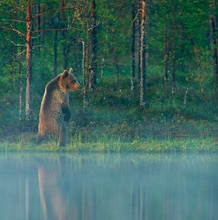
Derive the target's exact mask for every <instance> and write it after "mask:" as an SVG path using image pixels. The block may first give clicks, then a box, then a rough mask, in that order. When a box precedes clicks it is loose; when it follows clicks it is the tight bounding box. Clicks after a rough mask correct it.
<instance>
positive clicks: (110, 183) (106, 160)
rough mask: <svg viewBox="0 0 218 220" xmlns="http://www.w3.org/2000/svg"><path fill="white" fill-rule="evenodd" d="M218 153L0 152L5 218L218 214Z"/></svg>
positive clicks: (0, 215) (0, 204)
mask: <svg viewBox="0 0 218 220" xmlns="http://www.w3.org/2000/svg"><path fill="white" fill-rule="evenodd" d="M217 161H218V155H217V154H136V153H135V154H75V153H72V154H71V153H66V154H55V153H53V154H51V153H7V154H5V153H4V154H0V176H1V178H0V195H1V197H0V219H10V220H12V219H16V220H19V219H22V220H23V219H31V220H32V219H51V220H54V219H62V220H64V219H67V220H68V219H74V220H77V219H78V220H86V219H90V220H98V219H99V220H101V219H104V220H112V219H113V220H116V219H117V220H124V219H125V220H128V219H131V220H132V219H134V220H142V219H152V220H155V219H157V220H160V219H167V220H170V219H172V220H175V219H186V220H187V219H190V220H193V219H198V220H199V219H202V220H203V219H204V220H205V219H207V220H209V219H216V218H217V216H218V210H217V205H218V172H217V165H218V164H217Z"/></svg>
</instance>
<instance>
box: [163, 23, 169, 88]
mask: <svg viewBox="0 0 218 220" xmlns="http://www.w3.org/2000/svg"><path fill="white" fill-rule="evenodd" d="M168 32H169V30H168V28H167V26H165V28H164V82H165V84H167V82H168V64H169V63H168V61H169V35H168Z"/></svg>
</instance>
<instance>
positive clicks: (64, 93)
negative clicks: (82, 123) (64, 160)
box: [36, 69, 80, 146]
mask: <svg viewBox="0 0 218 220" xmlns="http://www.w3.org/2000/svg"><path fill="white" fill-rule="evenodd" d="M71 72H72V69H70V70H69V71H67V70H64V72H63V73H62V74H60V75H58V76H57V77H55V78H54V79H53V80H52V81H50V82H49V83H48V84H47V85H46V87H45V93H44V96H43V99H42V103H41V108H40V113H39V126H38V135H37V139H36V142H37V143H41V142H42V141H43V140H44V138H45V136H46V135H51V136H54V137H56V138H57V139H58V141H59V144H60V145H61V146H65V145H66V144H67V124H68V123H69V121H70V118H71V111H70V108H69V104H68V103H69V95H68V90H78V89H79V88H80V85H79V83H78V82H77V79H76V77H75V76H74V75H73V74H71Z"/></svg>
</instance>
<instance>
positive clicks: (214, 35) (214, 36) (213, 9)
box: [209, 0, 218, 102]
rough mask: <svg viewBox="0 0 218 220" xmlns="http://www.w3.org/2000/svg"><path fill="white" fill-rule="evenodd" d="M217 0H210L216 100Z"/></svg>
mask: <svg viewBox="0 0 218 220" xmlns="http://www.w3.org/2000/svg"><path fill="white" fill-rule="evenodd" d="M216 3H217V2H216V0H209V11H210V33H211V34H210V36H211V48H212V56H213V71H214V97H215V102H218V97H217V96H218V24H217V23H218V17H217V15H216V10H217V5H216Z"/></svg>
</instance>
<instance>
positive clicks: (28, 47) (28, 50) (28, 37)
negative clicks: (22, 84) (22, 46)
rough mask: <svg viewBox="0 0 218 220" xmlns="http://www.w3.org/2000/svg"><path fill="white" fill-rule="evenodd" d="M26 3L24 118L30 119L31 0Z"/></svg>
mask: <svg viewBox="0 0 218 220" xmlns="http://www.w3.org/2000/svg"><path fill="white" fill-rule="evenodd" d="M26 2H27V5H26V120H27V121H30V120H31V119H32V88H31V87H32V1H31V0H27V1H26Z"/></svg>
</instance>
